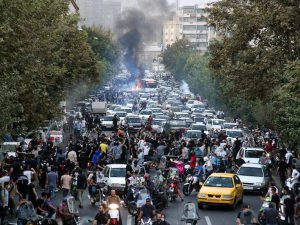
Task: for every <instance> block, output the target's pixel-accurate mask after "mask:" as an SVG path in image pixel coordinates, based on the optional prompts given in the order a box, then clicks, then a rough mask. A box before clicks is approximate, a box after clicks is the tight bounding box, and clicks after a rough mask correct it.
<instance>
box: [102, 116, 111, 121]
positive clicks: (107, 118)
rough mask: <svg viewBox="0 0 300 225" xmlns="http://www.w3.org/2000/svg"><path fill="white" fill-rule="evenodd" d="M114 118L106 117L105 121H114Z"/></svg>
mask: <svg viewBox="0 0 300 225" xmlns="http://www.w3.org/2000/svg"><path fill="white" fill-rule="evenodd" d="M112 119H113V117H110V116H106V117H104V118H103V120H104V121H112Z"/></svg>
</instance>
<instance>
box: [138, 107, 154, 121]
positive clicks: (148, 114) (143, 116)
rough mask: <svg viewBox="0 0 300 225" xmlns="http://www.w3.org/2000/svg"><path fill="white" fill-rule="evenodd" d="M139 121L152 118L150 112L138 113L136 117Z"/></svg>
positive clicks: (146, 110)
mask: <svg viewBox="0 0 300 225" xmlns="http://www.w3.org/2000/svg"><path fill="white" fill-rule="evenodd" d="M138 116H139V117H140V118H141V119H143V120H146V119H148V118H149V116H152V111H151V110H148V109H145V110H142V111H140V113H139V115H138Z"/></svg>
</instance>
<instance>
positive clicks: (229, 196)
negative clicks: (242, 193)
mask: <svg viewBox="0 0 300 225" xmlns="http://www.w3.org/2000/svg"><path fill="white" fill-rule="evenodd" d="M223 198H228V199H230V198H233V196H232V195H223Z"/></svg>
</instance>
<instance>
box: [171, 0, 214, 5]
mask: <svg viewBox="0 0 300 225" xmlns="http://www.w3.org/2000/svg"><path fill="white" fill-rule="evenodd" d="M215 1H217V0H179V6H182V5H196V4H198V5H203V4H207V3H211V2H215ZM168 2H170V3H174V4H175V3H176V2H177V1H176V0H168Z"/></svg>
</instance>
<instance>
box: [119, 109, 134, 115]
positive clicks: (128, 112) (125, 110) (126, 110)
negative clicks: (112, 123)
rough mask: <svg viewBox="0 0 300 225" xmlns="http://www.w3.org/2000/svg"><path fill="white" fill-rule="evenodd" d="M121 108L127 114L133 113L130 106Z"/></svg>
mask: <svg viewBox="0 0 300 225" xmlns="http://www.w3.org/2000/svg"><path fill="white" fill-rule="evenodd" d="M120 110H121V111H124V112H126V113H127V114H130V113H132V109H131V108H129V107H122V108H121V109H120Z"/></svg>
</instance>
